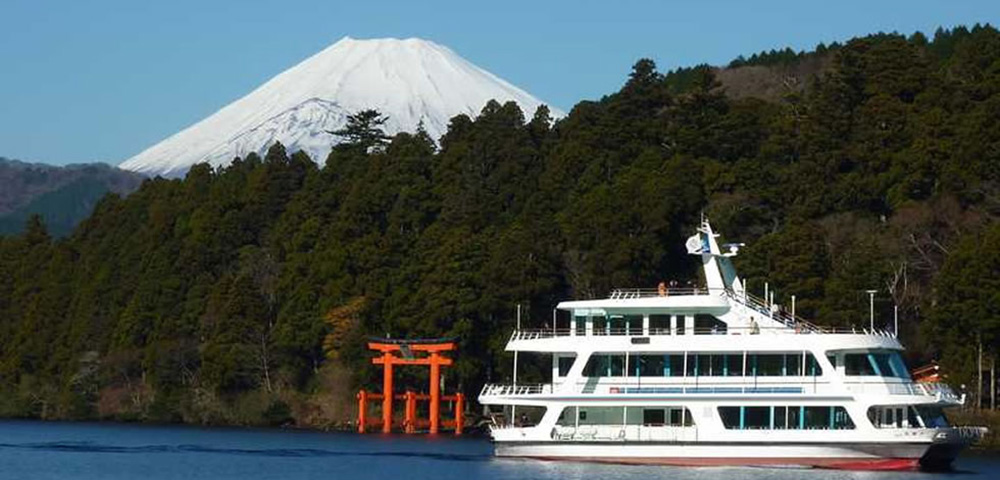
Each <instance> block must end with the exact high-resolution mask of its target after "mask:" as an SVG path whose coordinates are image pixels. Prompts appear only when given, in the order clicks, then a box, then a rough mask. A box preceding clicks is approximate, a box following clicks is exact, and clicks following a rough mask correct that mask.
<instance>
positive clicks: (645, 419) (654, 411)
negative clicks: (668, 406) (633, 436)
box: [642, 408, 667, 426]
mask: <svg viewBox="0 0 1000 480" xmlns="http://www.w3.org/2000/svg"><path fill="white" fill-rule="evenodd" d="M665 423H667V411H666V410H664V409H662V408H643V409H642V424H643V425H650V426H659V425H663V424H665Z"/></svg>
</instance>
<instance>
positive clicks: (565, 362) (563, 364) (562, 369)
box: [559, 355, 576, 377]
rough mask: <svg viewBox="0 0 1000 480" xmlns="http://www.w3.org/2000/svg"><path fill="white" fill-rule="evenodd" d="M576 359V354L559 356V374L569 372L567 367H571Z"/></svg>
mask: <svg viewBox="0 0 1000 480" xmlns="http://www.w3.org/2000/svg"><path fill="white" fill-rule="evenodd" d="M574 361H576V355H571V356H566V357H559V376H560V377H565V376H566V375H567V374H569V369H570V368H572V367H573V362H574Z"/></svg>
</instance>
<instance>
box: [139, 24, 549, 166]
mask: <svg viewBox="0 0 1000 480" xmlns="http://www.w3.org/2000/svg"><path fill="white" fill-rule="evenodd" d="M491 99H495V100H497V101H499V102H501V103H503V102H506V101H509V100H513V101H515V102H517V103H518V105H520V107H521V109H522V110H524V112H525V116H526V117H527V118H530V117H531V115H532V114H533V113H534V112H535V109H536V108H538V106H539V105H541V104H542V102H541V101H539V100H538V99H536V98H535V97H533V96H531V95H529V94H528V93H527V92H525V91H524V90H521V89H519V88H517V87H515V86H514V85H511V84H510V83H508V82H506V81H504V80H503V79H501V78H499V77H497V76H496V75H493V74H492V73H490V72H487V71H486V70H483V69H481V68H479V67H477V66H475V65H473V64H472V63H469V62H468V61H466V60H465V59H463V58H462V57H460V56H458V55H457V54H456V53H455V52H453V51H451V50H450V49H448V48H447V47H444V46H441V45H438V44H436V43H433V42H430V41H427V40H421V39H416V38H411V39H406V40H399V39H377V40H355V39H352V38H349V37H345V38H344V39H342V40H340V41H338V42H337V43H334V44H333V45H331V46H330V47H328V48H326V49H325V50H323V51H321V52H319V53H317V54H315V55H313V56H312V57H309V58H307V59H306V60H305V61H303V62H302V63H299V64H298V65H296V66H294V67H292V68H290V69H288V70H286V71H284V72H282V73H281V74H279V75H277V76H276V77H274V78H272V79H271V80H269V81H267V82H266V83H264V84H263V85H261V86H260V87H258V88H257V89H256V90H254V91H253V92H251V93H250V94H249V95H247V96H245V97H243V98H241V99H239V100H236V101H235V102H233V103H231V104H229V105H227V106H225V107H223V108H222V109H221V110H219V111H218V112H215V113H214V114H212V115H211V116H209V117H207V118H205V119H204V120H201V121H200V122H198V123H195V124H194V125H192V126H190V127H188V128H186V129H184V130H182V131H181V132H179V133H177V134H174V135H173V136H171V137H169V138H167V139H166V140H163V141H162V142H160V143H158V144H156V145H153V146H152V147H149V148H148V149H146V150H145V151H143V152H142V153H140V154H138V155H136V156H134V157H132V158H130V159H128V160H126V161H124V162H123V163H122V164H121V165H120V167H121V168H123V169H126V170H133V171H137V172H142V173H145V174H149V175H163V176H177V175H183V174H184V172H186V171H187V169H188V168H190V167H191V165H194V164H196V163H200V162H208V163H210V164H211V165H213V166H219V165H227V164H229V162H231V161H232V159H233V157H236V156H240V157H242V156H246V155H247V154H248V153H250V152H257V153H259V154H261V153H263V152H264V151H266V150H267V147H269V146H270V145H271V144H273V143H274V142H275V141H280V142H281V143H282V144H284V145H285V147H286V149H287V150H288V151H289V152H294V151H296V150H303V151H305V152H306V153H308V154H309V156H310V157H311V158H312V159H313V160H314V161H316V162H319V163H322V162H323V161H325V159H326V156H327V154H329V153H330V147H331V146H332V145H333V144H334V143H335V142H336V141H337V140H338V139H337V138H336V137H333V136H331V135H330V134H328V133H326V131H328V130H337V129H339V128H341V127H343V126H344V124H345V123H346V120H347V116H348V115H349V114H353V113H356V112H358V111H361V110H364V109H369V108H374V109H377V110H378V111H379V112H381V113H382V114H384V115H386V116H388V118H389V119H388V121H387V122H386V125H385V127H386V131H387V133H390V134H394V133H397V132H400V131H409V132H412V131H415V130H416V129H417V125H418V124H419V123H420V122H421V121H423V124H424V128H425V129H426V130H427V133H429V134H430V135H431V137H432V138H434V139H438V138H439V137H440V136H441V135H443V134H444V133H445V132H446V131H447V128H448V121H449V120H450V119H451V118H452V117H454V116H455V115H458V114H462V113H464V114H467V115H469V116H471V117H475V116H476V115H477V114H478V113H479V112H480V111H481V110H482V108H483V106H484V105H485V104H486V102H488V101H489V100H491ZM550 108H551V107H550ZM562 115H563V113H562V112H560V111H559V110H557V109H555V108H552V116H553V117H560V116H562Z"/></svg>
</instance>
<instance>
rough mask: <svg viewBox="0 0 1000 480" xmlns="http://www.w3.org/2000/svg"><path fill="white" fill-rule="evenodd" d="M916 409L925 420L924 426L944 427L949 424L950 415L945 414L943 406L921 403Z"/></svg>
mask: <svg viewBox="0 0 1000 480" xmlns="http://www.w3.org/2000/svg"><path fill="white" fill-rule="evenodd" d="M916 409H917V413H919V414H920V418H921V419H922V420H923V421H924V426H925V427H927V428H943V427H947V426H948V425H949V423H948V417H946V416H945V414H944V410H942V409H941V407H933V406H929V405H921V406H918V407H916Z"/></svg>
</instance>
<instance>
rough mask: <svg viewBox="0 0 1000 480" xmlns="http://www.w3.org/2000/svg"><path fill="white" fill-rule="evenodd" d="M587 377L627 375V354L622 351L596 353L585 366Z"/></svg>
mask: <svg viewBox="0 0 1000 480" xmlns="http://www.w3.org/2000/svg"><path fill="white" fill-rule="evenodd" d="M583 375H584V376H585V377H622V376H625V355H623V354H621V353H613V354H607V353H595V354H593V355H591V356H590V359H589V360H587V365H585V366H584V367H583Z"/></svg>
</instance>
